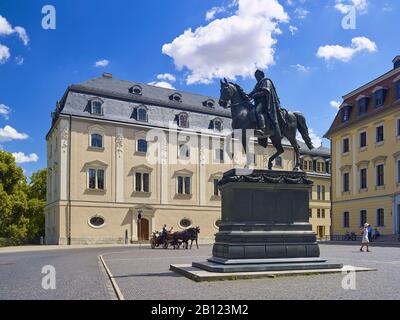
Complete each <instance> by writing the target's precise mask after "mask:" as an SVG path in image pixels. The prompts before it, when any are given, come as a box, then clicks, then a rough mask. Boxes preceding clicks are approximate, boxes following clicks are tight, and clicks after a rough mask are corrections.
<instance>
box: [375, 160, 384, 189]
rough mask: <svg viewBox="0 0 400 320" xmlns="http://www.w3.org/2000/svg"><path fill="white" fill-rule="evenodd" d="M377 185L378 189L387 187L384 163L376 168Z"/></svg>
mask: <svg viewBox="0 0 400 320" xmlns="http://www.w3.org/2000/svg"><path fill="white" fill-rule="evenodd" d="M376 185H377V186H378V187H380V186H384V185H385V165H384V164H383V163H381V164H378V165H377V166H376Z"/></svg>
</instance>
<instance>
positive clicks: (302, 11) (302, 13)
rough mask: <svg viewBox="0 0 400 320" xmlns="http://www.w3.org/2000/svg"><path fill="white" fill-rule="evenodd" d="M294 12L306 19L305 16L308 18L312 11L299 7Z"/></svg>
mask: <svg viewBox="0 0 400 320" xmlns="http://www.w3.org/2000/svg"><path fill="white" fill-rule="evenodd" d="M294 13H295V15H296V16H297V18H298V19H305V18H307V16H308V14H309V13H310V11H308V10H306V9H304V8H301V7H298V8H296V10H294Z"/></svg>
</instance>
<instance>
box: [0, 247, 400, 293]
mask: <svg viewBox="0 0 400 320" xmlns="http://www.w3.org/2000/svg"><path fill="white" fill-rule="evenodd" d="M372 250H373V251H372V252H371V253H361V252H360V251H358V246H340V245H321V256H322V257H325V258H328V259H329V260H330V261H336V262H342V263H344V264H349V265H356V266H360V267H372V268H377V269H378V271H376V272H365V273H357V276H356V288H357V289H356V290H344V289H343V288H342V285H341V284H342V279H343V275H340V274H336V275H319V276H296V277H283V278H275V279H270V278H267V279H257V280H237V281H223V282H205V283H196V282H193V281H191V280H189V279H186V278H184V277H182V276H180V275H177V274H175V273H173V272H171V271H169V265H170V264H172V263H174V264H181V263H190V262H192V261H201V260H205V259H206V258H207V257H208V256H209V254H210V252H211V246H209V245H203V246H201V248H200V249H199V250H197V249H193V250H188V251H186V250H163V249H155V250H151V249H150V248H148V247H142V248H141V249H140V248H138V247H123V248H96V249H93V248H87V249H75V250H62V251H61V250H60V251H43V252H31V253H7V254H0V299H115V298H116V295H115V294H114V291H113V290H112V288H111V285H110V283H111V282H110V281H109V279H108V277H107V276H106V274H105V272H104V269H103V267H102V266H101V264H100V263H99V259H98V256H99V255H100V254H102V255H103V258H104V261H105V262H106V264H107V266H108V268H109V269H110V271H111V272H112V274H113V276H114V279H115V281H116V283H117V285H118V287H119V289H120V291H121V293H122V294H123V296H124V298H125V299H161V300H163V299H168V300H174V299H179V300H181V299H196V300H202V299H226V298H232V299H243V300H245V299H359V298H363V299H400V248H383V247H379V248H372ZM47 264H49V265H53V266H55V268H56V271H57V289H56V290H48V291H46V290H43V289H42V288H41V279H42V277H43V275H42V274H41V268H42V266H43V265H47Z"/></svg>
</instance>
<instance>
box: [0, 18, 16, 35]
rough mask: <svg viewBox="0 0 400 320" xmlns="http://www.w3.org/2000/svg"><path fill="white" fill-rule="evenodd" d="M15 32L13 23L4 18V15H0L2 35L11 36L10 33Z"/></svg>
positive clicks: (0, 32) (0, 31)
mask: <svg viewBox="0 0 400 320" xmlns="http://www.w3.org/2000/svg"><path fill="white" fill-rule="evenodd" d="M13 33H14V29H13V27H12V26H11V24H10V23H9V22H8V21H7V19H6V18H4V17H3V16H2V15H0V35H2V36H9V35H10V34H13Z"/></svg>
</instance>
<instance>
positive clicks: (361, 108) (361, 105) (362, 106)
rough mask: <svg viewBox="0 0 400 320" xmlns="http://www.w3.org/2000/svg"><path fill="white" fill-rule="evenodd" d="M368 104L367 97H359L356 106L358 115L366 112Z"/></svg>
mask: <svg viewBox="0 0 400 320" xmlns="http://www.w3.org/2000/svg"><path fill="white" fill-rule="evenodd" d="M368 102H369V98H368V97H365V96H363V97H361V98H360V99H359V100H358V102H357V104H358V115H363V114H364V113H366V112H367V110H368Z"/></svg>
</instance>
